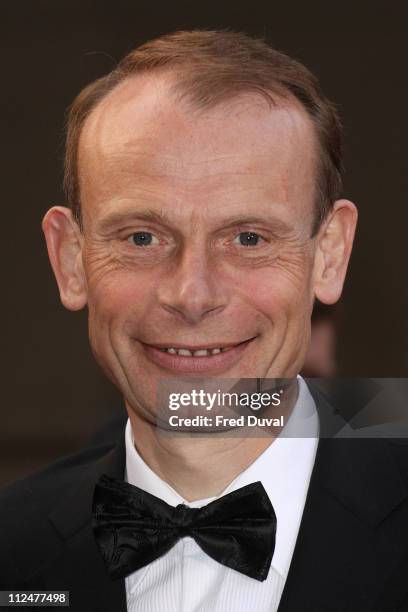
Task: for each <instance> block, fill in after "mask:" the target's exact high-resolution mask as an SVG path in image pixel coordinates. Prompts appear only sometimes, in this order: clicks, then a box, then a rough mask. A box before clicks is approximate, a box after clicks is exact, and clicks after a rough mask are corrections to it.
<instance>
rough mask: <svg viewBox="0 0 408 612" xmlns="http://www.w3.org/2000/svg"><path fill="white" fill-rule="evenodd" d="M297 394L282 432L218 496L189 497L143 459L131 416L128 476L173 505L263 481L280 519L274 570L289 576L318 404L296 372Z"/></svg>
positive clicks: (197, 504) (315, 437)
mask: <svg viewBox="0 0 408 612" xmlns="http://www.w3.org/2000/svg"><path fill="white" fill-rule="evenodd" d="M298 383H299V394H298V399H297V401H296V404H295V406H294V408H293V411H292V414H291V416H290V418H289V420H288V422H287V423H286V426H285V427H284V429H283V430H282V432H281V434H280V436H278V437H277V438H275V440H274V441H273V442H272V443H271V444H270V445H269V446H268V447H267V448H266V450H264V451H263V453H262V454H261V455H259V456H258V457H257V459H256V460H255V461H254V462H253V463H252V464H251V465H250V466H249V467H248V468H246V470H244V471H243V472H241V473H240V474H239V475H238V476H237V477H236V478H235V479H234V480H233V481H232V482H231V483H230V484H229V485H228V487H226V489H224V491H223V492H222V493H220V495H219V496H216V497H211V498H207V499H200V500H196V501H194V502H187V501H186V500H184V499H183V498H182V497H181V495H179V494H178V493H177V491H175V490H174V489H173V488H172V487H171V486H170V485H169V484H167V483H166V482H165V481H164V480H162V479H161V478H160V477H159V476H158V475H157V474H156V473H155V472H153V470H151V469H150V468H149V466H148V465H147V464H146V463H145V462H144V461H143V459H142V458H141V456H140V455H139V453H138V452H137V450H136V447H135V445H134V440H133V434H132V428H131V424H130V420H128V422H127V424H126V430H125V444H126V474H125V478H126V480H127V481H128V482H129V483H130V484H133V485H135V486H137V487H139V488H140V489H143V490H144V491H147V492H148V493H150V494H151V495H155V496H156V497H159V498H160V499H162V500H163V501H165V502H166V503H168V504H169V505H171V506H177V505H178V504H186V505H187V506H190V507H200V506H203V505H205V504H207V503H209V502H211V501H213V500H214V499H217V498H218V497H221V496H222V495H226V494H227V493H231V492H232V491H235V490H236V489H239V488H240V487H244V486H245V485H248V484H251V483H252V482H256V481H258V480H259V481H261V482H262V484H263V486H264V488H265V490H266V492H267V494H268V497H269V499H270V501H271V503H272V505H273V507H274V510H275V513H276V518H277V530H276V543H275V551H274V555H273V559H272V566H273V567H274V569H275V570H276V571H277V572H278V573H279V574H280V575H281V576H282V577H283V578H285V579H286V577H287V574H288V572H289V566H290V562H291V559H292V555H293V550H294V547H295V543H296V538H297V534H298V530H299V525H300V521H301V518H302V514H303V508H304V504H305V501H306V495H307V490H308V487H309V481H310V476H311V473H312V469H313V465H314V460H315V455H316V449H317V443H318V434H319V421H318V415H317V410H316V405H315V403H314V400H313V398H312V396H311V394H310V391H309V389H308V387H307V385H306V383H305V381H304V380H303V378H301V377H300V376H298Z"/></svg>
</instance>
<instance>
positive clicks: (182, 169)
mask: <svg viewBox="0 0 408 612" xmlns="http://www.w3.org/2000/svg"><path fill="white" fill-rule="evenodd" d="M170 87H171V77H170V76H168V75H167V76H166V75H161V76H151V75H149V76H138V77H132V78H131V79H129V80H127V81H125V82H123V83H122V84H120V85H119V86H118V87H117V88H116V89H115V90H113V91H112V92H111V93H110V94H109V95H108V96H107V97H106V98H105V99H104V100H102V102H101V103H100V104H99V105H98V106H97V107H96V109H94V110H93V112H92V113H91V115H90V116H89V117H88V119H87V120H86V122H85V125H84V127H83V130H82V134H81V137H80V142H79V150H78V161H79V164H78V166H79V181H80V190H81V200H82V204H83V205H84V204H85V205H87V202H88V200H91V199H93V200H98V201H99V202H103V201H105V200H106V201H108V200H109V198H110V197H111V196H113V195H115V193H117V192H118V190H126V189H127V188H131V187H132V186H134V185H135V184H136V183H137V184H139V185H143V186H144V188H145V190H146V189H147V190H148V189H149V188H152V189H154V188H155V187H156V186H158V185H160V186H161V187H162V188H163V187H165V188H167V189H172V190H176V191H177V192H178V193H181V192H183V193H191V192H192V193H194V194H197V195H199V194H204V192H205V193H209V192H211V191H219V190H221V191H222V190H225V189H227V190H228V189H230V190H231V189H235V190H237V189H240V190H241V191H245V190H246V189H249V190H250V189H253V188H254V186H255V185H256V186H257V188H265V189H272V190H273V192H274V194H273V197H274V199H280V200H282V201H285V202H287V201H289V200H297V201H299V199H301V200H302V201H303V200H305V198H306V199H307V200H308V201H311V200H312V199H313V198H312V194H313V193H314V181H315V178H314V175H315V171H314V168H315V165H316V164H315V159H316V154H317V146H316V139H315V133H314V128H313V126H312V124H311V121H310V120H309V118H308V116H307V114H306V112H305V111H304V109H303V108H302V107H301V106H300V104H299V103H297V102H296V101H288V100H285V101H278V102H277V105H276V106H274V107H271V106H269V105H268V103H267V102H266V100H264V99H263V98H262V97H261V96H259V95H256V94H245V95H244V94H241V95H239V96H236V97H235V98H233V99H231V100H229V101H228V102H224V103H222V104H219V105H217V106H215V107H213V108H211V109H208V110H204V111H198V110H197V109H194V108H192V107H191V106H189V105H188V104H186V103H181V104H180V103H177V102H176V100H175V98H174V96H173V95H172V94H171V92H170Z"/></svg>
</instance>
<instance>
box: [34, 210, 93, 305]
mask: <svg viewBox="0 0 408 612" xmlns="http://www.w3.org/2000/svg"><path fill="white" fill-rule="evenodd" d="M42 229H43V232H44V234H45V239H46V242H47V249H48V256H49V258H50V262H51V266H52V269H53V270H54V274H55V278H56V280H57V283H58V287H59V291H60V298H61V302H62V303H63V305H64V306H65V308H68V309H69V310H80V309H81V308H83V307H84V306H85V305H86V303H87V287H86V280H85V274H84V269H83V265H82V242H83V240H82V234H81V231H80V228H79V225H78V223H77V222H76V221H75V219H74V217H73V215H72V212H71V211H70V209H69V208H66V207H64V206H53V208H50V210H49V211H48V212H47V213H46V215H45V217H44V219H43V222H42Z"/></svg>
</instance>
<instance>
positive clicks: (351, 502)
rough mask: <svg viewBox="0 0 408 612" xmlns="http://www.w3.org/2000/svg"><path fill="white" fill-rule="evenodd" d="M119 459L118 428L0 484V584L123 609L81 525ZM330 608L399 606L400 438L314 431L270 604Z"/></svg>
mask: <svg viewBox="0 0 408 612" xmlns="http://www.w3.org/2000/svg"><path fill="white" fill-rule="evenodd" d="M319 412H320V411H319ZM323 421H324V419H323ZM323 429H324V422H323ZM124 469H125V446H124V436H123V435H121V436H120V440H118V442H117V443H116V444H114V443H111V444H105V445H102V446H93V447H92V448H89V449H87V450H85V451H83V452H80V453H79V454H77V455H75V456H72V457H68V458H66V459H63V460H61V461H59V462H58V463H56V464H54V465H53V466H51V467H49V468H47V469H46V470H44V471H42V472H41V473H39V474H37V475H34V476H31V477H29V478H26V479H24V480H22V481H19V482H17V483H14V484H13V485H12V486H10V487H9V488H8V489H7V490H6V491H4V492H3V493H2V495H1V496H0V590H6V589H14V590H16V589H20V590H23V589H24V590H32V589H34V590H36V591H38V590H41V589H43V590H44V589H46V590H53V589H54V590H57V589H61V590H69V591H70V601H71V605H70V609H71V610H72V611H81V612H93V611H95V612H104V611H111V612H126V594H125V583H124V580H114V581H112V580H111V579H110V578H109V576H108V574H107V572H106V570H105V567H104V564H103V561H102V558H101V555H100V553H99V549H98V548H97V545H96V543H95V541H94V538H93V533H92V530H91V504H92V497H93V489H94V486H95V482H96V481H97V480H98V478H99V476H100V475H101V474H103V473H105V474H108V475H110V476H112V477H115V478H123V476H124ZM278 528H279V526H278ZM335 611H336V612H369V611H370V612H397V611H398V612H403V611H408V442H407V441H404V440H372V439H371V440H370V439H365V440H364V439H351V440H346V439H321V440H320V441H319V445H318V449H317V455H316V461H315V465H314V469H313V473H312V477H311V482H310V486H309V491H308V495H307V499H306V505H305V510H304V513H303V517H302V522H301V526H300V530H299V535H298V539H297V542H296V547H295V551H294V555H293V559H292V563H291V566H290V570H289V575H288V578H287V581H286V584H285V588H284V592H283V595H282V599H281V603H280V606H279V612H335ZM146 612H160V611H155V610H149V611H146ZM175 612H177V611H175Z"/></svg>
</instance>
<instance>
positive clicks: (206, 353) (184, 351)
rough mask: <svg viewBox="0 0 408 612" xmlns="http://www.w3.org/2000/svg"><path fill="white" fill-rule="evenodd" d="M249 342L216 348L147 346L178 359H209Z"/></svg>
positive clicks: (243, 341) (221, 345) (220, 345)
mask: <svg viewBox="0 0 408 612" xmlns="http://www.w3.org/2000/svg"><path fill="white" fill-rule="evenodd" d="M250 340H252V338H248V340H242V341H241V342H236V343H235V344H228V345H223V344H219V345H218V346H213V347H203V346H200V347H186V346H157V345H154V344H153V345H152V344H149V345H148V346H151V347H153V348H156V349H158V350H159V351H161V352H162V353H168V354H169V355H179V356H180V357H211V356H213V355H219V353H226V352H228V351H230V350H232V349H234V348H236V347H238V346H240V345H241V344H245V343H246V342H249V341H250Z"/></svg>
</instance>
